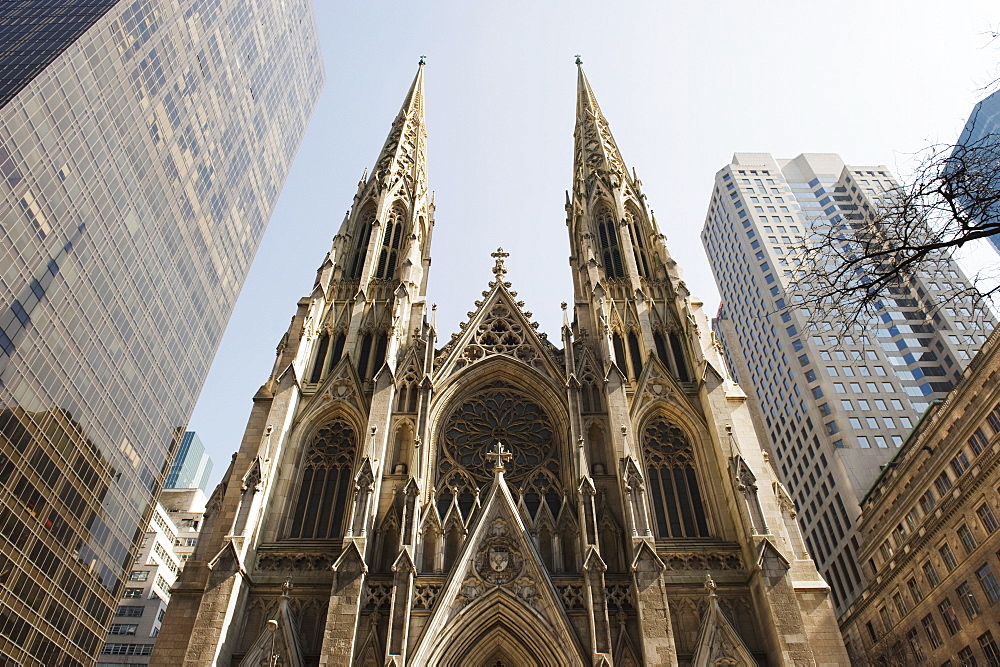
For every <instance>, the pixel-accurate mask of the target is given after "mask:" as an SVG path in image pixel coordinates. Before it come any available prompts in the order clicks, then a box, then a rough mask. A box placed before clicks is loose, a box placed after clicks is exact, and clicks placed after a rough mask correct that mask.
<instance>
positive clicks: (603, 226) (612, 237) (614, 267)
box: [594, 200, 626, 278]
mask: <svg viewBox="0 0 1000 667" xmlns="http://www.w3.org/2000/svg"><path fill="white" fill-rule="evenodd" d="M594 229H595V232H596V237H597V244H598V252H599V254H600V257H601V264H602V265H603V266H604V275H605V276H606V277H608V278H624V277H625V273H626V272H625V261H624V258H623V257H622V247H621V246H622V244H621V236H620V235H619V231H618V218H617V217H616V216H615V212H614V207H613V206H611V205H610V204H609V203H608V202H606V201H604V200H601V201H599V202H598V203H597V205H595V206H594Z"/></svg>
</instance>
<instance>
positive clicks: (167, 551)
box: [97, 488, 207, 667]
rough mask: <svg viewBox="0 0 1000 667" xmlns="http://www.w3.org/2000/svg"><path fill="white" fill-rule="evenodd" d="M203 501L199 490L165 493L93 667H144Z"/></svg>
mask: <svg viewBox="0 0 1000 667" xmlns="http://www.w3.org/2000/svg"><path fill="white" fill-rule="evenodd" d="M206 500H207V498H206V497H205V493H204V492H203V491H202V490H201V489H197V488H192V489H180V488H178V489H164V490H163V491H162V492H161V493H160V499H159V501H158V502H157V503H156V508H155V511H154V513H153V518H152V520H151V521H150V522H149V526H147V528H146V534H145V536H144V537H143V538H142V543H141V544H140V545H139V553H138V555H137V556H136V558H135V560H134V562H133V564H132V569H131V570H130V571H129V574H128V580H127V581H126V582H125V589H124V590H123V591H122V596H121V600H120V602H119V604H118V609H116V610H115V617H114V619H113V620H112V622H111V625H110V626H109V627H108V635H107V639H106V640H105V642H104V646H103V647H102V648H101V655H100V657H99V658H98V662H97V667H109V666H110V665H145V664H148V663H149V656H150V655H151V654H152V652H153V644H154V643H155V642H156V637H157V636H158V635H159V634H160V625H161V624H162V623H163V616H164V614H165V613H166V611H167V605H168V604H169V603H170V587H171V586H173V585H174V582H175V581H176V580H177V577H178V576H180V572H181V570H183V569H184V564H185V563H186V562H187V560H188V558H189V557H190V556H191V553H192V552H193V551H194V548H195V546H196V545H197V544H198V535H199V531H200V529H201V524H202V520H203V518H204V515H205V502H206Z"/></svg>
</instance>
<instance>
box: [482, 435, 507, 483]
mask: <svg viewBox="0 0 1000 667" xmlns="http://www.w3.org/2000/svg"><path fill="white" fill-rule="evenodd" d="M486 458H488V459H493V475H494V476H495V477H501V476H503V473H504V471H505V470H506V468H505V467H504V465H503V464H504V462H505V461H510V460H511V459H512V458H514V455H513V454H511V453H510V452H508V451H507V450H506V449H504V448H503V443H501V442H500V441H499V440H497V444H495V445H493V449H491V450H490V451H489V453H488V454H487V455H486Z"/></svg>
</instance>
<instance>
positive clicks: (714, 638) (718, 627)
mask: <svg viewBox="0 0 1000 667" xmlns="http://www.w3.org/2000/svg"><path fill="white" fill-rule="evenodd" d="M705 588H707V589H708V609H706V610H705V614H704V616H703V617H702V619H701V629H700V630H699V632H698V642H697V644H696V645H695V650H694V656H692V659H691V665H692V667H714V666H715V665H731V666H732V667H756V665H757V661H756V660H754V658H753V656H752V655H751V654H750V651H749V650H748V649H747V647H746V645H745V644H744V643H743V640H741V639H740V636H739V635H738V634H736V630H734V629H733V626H732V624H730V622H729V619H727V618H726V615H725V614H724V613H723V612H722V609H721V608H720V607H719V596H718V594H717V593H716V592H715V588H716V587H715V582H714V581H712V576H711V575H708V576H707V577H706V581H705Z"/></svg>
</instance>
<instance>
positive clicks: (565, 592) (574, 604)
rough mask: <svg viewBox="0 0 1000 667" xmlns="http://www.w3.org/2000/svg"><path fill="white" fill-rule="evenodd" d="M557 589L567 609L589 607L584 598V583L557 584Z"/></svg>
mask: <svg viewBox="0 0 1000 667" xmlns="http://www.w3.org/2000/svg"><path fill="white" fill-rule="evenodd" d="M556 590H557V591H558V592H559V599H561V600H562V603H563V606H564V607H566V609H567V610H571V609H586V608H587V605H586V603H585V601H584V599H583V585H582V584H556Z"/></svg>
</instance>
